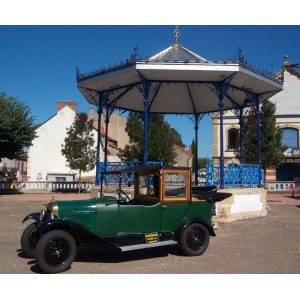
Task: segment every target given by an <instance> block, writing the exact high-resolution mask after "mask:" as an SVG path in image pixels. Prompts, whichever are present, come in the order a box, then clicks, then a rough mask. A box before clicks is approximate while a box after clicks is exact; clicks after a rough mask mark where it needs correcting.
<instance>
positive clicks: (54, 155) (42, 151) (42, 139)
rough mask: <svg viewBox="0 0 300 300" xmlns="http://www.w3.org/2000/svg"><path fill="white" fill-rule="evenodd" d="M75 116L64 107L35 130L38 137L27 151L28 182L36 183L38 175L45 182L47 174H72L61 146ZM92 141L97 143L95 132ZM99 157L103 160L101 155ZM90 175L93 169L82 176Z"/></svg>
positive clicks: (93, 173)
mask: <svg viewBox="0 0 300 300" xmlns="http://www.w3.org/2000/svg"><path fill="white" fill-rule="evenodd" d="M75 115H76V113H75V111H73V110H72V109H71V108H70V107H68V106H66V107H64V108H63V109H61V110H60V111H58V112H57V114H56V115H55V116H53V117H52V118H51V119H49V120H48V121H46V122H45V123H44V124H42V125H41V126H40V127H39V128H38V129H37V131H36V132H37V136H38V137H37V138H36V139H34V140H33V145H32V146H31V147H30V148H29V151H28V166H27V175H28V176H30V178H28V179H29V180H30V181H36V180H37V179H38V178H37V177H38V174H39V173H41V175H42V177H41V178H40V180H41V181H45V180H46V176H47V173H71V172H73V171H72V170H71V169H70V168H69V167H67V162H66V159H65V157H64V156H63V155H62V154H61V148H62V147H61V145H62V144H64V139H65V137H66V133H67V128H69V127H70V126H71V124H72V123H73V122H74V118H75ZM94 139H95V141H97V132H96V131H94ZM95 145H96V142H95ZM100 156H101V157H102V158H103V153H101V154H100ZM74 173H76V172H75V171H74ZM92 175H95V169H94V170H93V171H90V172H88V173H84V174H82V176H92Z"/></svg>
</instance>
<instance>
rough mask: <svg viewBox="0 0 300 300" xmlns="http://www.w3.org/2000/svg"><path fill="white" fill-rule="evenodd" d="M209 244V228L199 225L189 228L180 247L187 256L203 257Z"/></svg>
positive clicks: (181, 240) (181, 238) (185, 231)
mask: <svg viewBox="0 0 300 300" xmlns="http://www.w3.org/2000/svg"><path fill="white" fill-rule="evenodd" d="M208 244H209V233H208V230H207V228H206V227H205V226H204V225H202V224H199V223H194V224H191V225H190V226H188V227H187V228H186V229H185V230H184V232H183V233H182V235H181V237H180V240H179V245H180V247H181V250H182V251H183V253H184V254H185V255H187V256H196V255H201V254H203V253H204V252H205V250H206V249H207V247H208Z"/></svg>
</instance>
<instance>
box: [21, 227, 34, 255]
mask: <svg viewBox="0 0 300 300" xmlns="http://www.w3.org/2000/svg"><path fill="white" fill-rule="evenodd" d="M36 226H37V224H36V223H31V224H29V225H28V226H27V227H26V228H25V229H24V231H23V233H22V235H21V248H22V250H23V251H24V253H25V255H26V256H27V257H29V258H34V249H35V247H36V243H37V240H36V234H35V230H36Z"/></svg>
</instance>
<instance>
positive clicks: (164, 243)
mask: <svg viewBox="0 0 300 300" xmlns="http://www.w3.org/2000/svg"><path fill="white" fill-rule="evenodd" d="M176 244H177V242H176V241H173V240H170V241H163V242H157V243H151V244H138V245H130V246H123V247H120V249H121V250H122V252H126V251H130V250H139V249H145V248H154V247H160V246H170V245H176Z"/></svg>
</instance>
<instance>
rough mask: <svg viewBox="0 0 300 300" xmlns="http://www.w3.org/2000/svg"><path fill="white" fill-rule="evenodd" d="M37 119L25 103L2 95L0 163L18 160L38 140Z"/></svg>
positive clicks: (0, 105)
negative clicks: (34, 140)
mask: <svg viewBox="0 0 300 300" xmlns="http://www.w3.org/2000/svg"><path fill="white" fill-rule="evenodd" d="M34 121H35V117H33V116H31V110H30V108H29V106H27V105H26V104H25V103H23V102H21V101H19V100H18V99H17V98H15V97H13V96H7V95H6V94H5V93H1V94H0V161H1V159H2V158H4V157H6V158H8V159H14V158H16V157H17V156H18V155H19V154H20V153H22V152H24V150H25V148H27V147H29V146H31V145H32V140H33V139H34V138H36V133H35V130H36V125H34Z"/></svg>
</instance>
